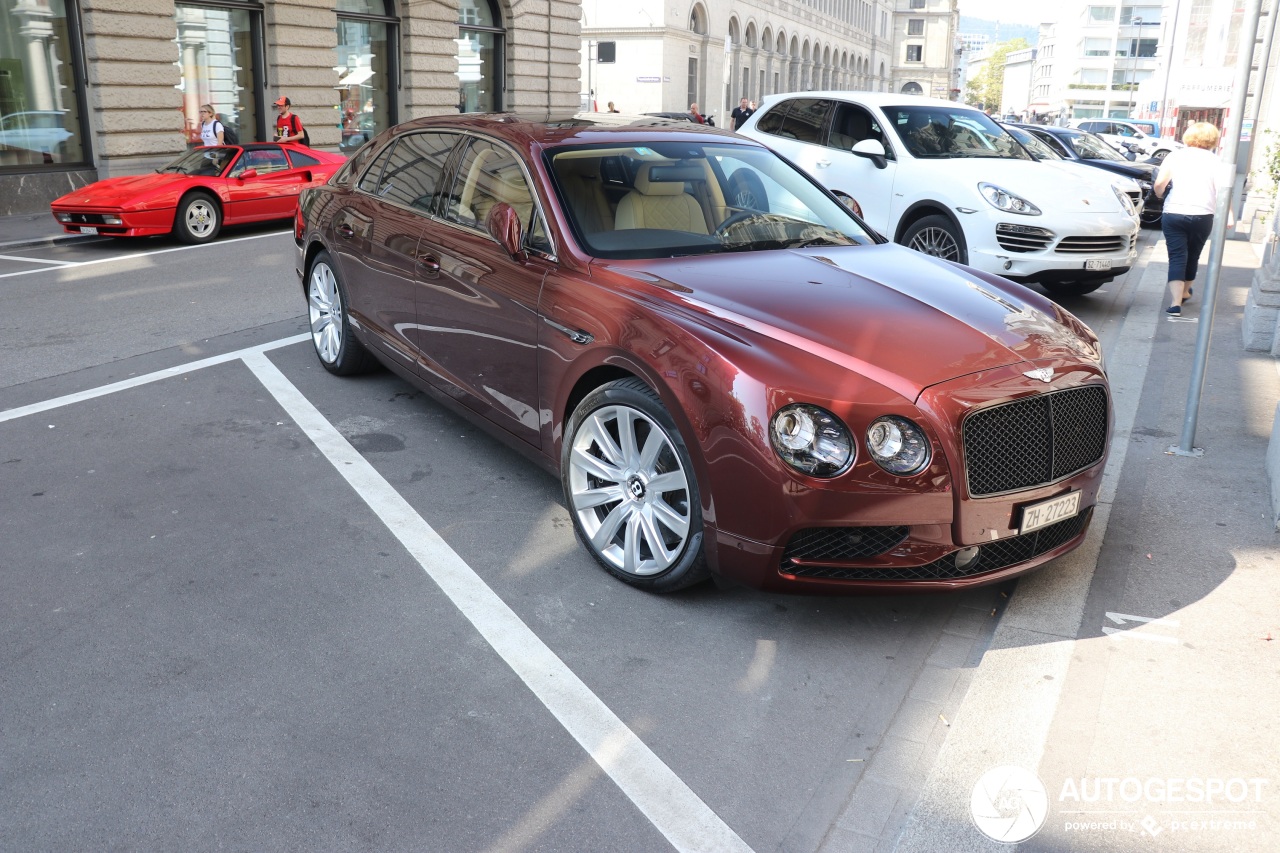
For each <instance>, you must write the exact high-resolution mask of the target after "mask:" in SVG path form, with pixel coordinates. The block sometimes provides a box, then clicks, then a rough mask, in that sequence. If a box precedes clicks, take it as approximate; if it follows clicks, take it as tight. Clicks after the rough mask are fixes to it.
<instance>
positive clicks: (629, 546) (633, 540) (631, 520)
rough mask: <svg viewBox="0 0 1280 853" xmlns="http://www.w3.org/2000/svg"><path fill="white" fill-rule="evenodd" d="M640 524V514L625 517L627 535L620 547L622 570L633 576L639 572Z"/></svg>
mask: <svg viewBox="0 0 1280 853" xmlns="http://www.w3.org/2000/svg"><path fill="white" fill-rule="evenodd" d="M640 524H641V517H640V513H638V512H631V513H629V514H628V515H627V535H626V541H625V542H623V545H622V547H623V551H622V570H623V571H625V572H629V573H631V574H633V575H634V574H637V573H638V572H639V570H640Z"/></svg>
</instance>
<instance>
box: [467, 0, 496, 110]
mask: <svg viewBox="0 0 1280 853" xmlns="http://www.w3.org/2000/svg"><path fill="white" fill-rule="evenodd" d="M503 38H504V30H503V29H502V18H501V16H499V14H498V10H497V8H496V7H495V6H494V4H493V3H491V2H489V0H461V2H460V3H459V5H458V39H457V44H458V57H457V58H458V70H457V72H456V73H457V75H458V112H460V113H489V112H497V111H499V110H501V109H502V74H503V69H502V51H503Z"/></svg>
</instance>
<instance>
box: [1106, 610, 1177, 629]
mask: <svg viewBox="0 0 1280 853" xmlns="http://www.w3.org/2000/svg"><path fill="white" fill-rule="evenodd" d="M1107 618H1108V619H1110V620H1111V621H1112V622H1114V623H1116V624H1117V625H1123V624H1125V623H1126V622H1145V623H1147V624H1148V625H1168V626H1169V627H1170V628H1176V627H1178V620H1177V619H1153V618H1151V617H1150V616H1130V615H1129V614H1128V613H1112V612H1111V611H1110V610H1108V611H1107Z"/></svg>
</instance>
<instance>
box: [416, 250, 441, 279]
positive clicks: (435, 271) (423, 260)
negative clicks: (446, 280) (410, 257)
mask: <svg viewBox="0 0 1280 853" xmlns="http://www.w3.org/2000/svg"><path fill="white" fill-rule="evenodd" d="M418 266H420V267H422V269H423V271H424V272H426V273H427V275H439V274H440V259H439V258H436V257H433V256H432V255H420V256H419V257H418Z"/></svg>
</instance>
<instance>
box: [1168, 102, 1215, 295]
mask: <svg viewBox="0 0 1280 853" xmlns="http://www.w3.org/2000/svg"><path fill="white" fill-rule="evenodd" d="M1218 136H1219V134H1218V129H1217V128H1216V127H1214V126H1213V125H1211V124H1209V123H1208V122H1206V121H1198V122H1196V123H1194V124H1192V125H1191V126H1190V127H1188V128H1187V130H1186V132H1185V133H1184V134H1182V141H1183V143H1185V144H1186V146H1187V147H1186V148H1179V149H1178V150H1176V151H1170V152H1169V154H1168V156H1166V157H1165V158H1164V162H1163V163H1161V164H1160V171H1159V173H1158V174H1157V175H1156V184H1155V194H1156V195H1157V196H1159V197H1161V198H1164V195H1165V191H1166V190H1168V192H1169V197H1168V198H1167V199H1165V202H1164V211H1163V212H1162V213H1161V216H1160V223H1161V229H1162V230H1163V231H1164V242H1165V248H1166V249H1167V250H1168V252H1169V307H1168V308H1166V309H1165V313H1166V314H1174V315H1177V314H1181V313H1182V303H1183V302H1185V301H1186V300H1188V299H1190V298H1191V284H1192V282H1194V281H1195V280H1196V268H1197V267H1198V265H1199V263H1200V252H1201V251H1202V250H1203V249H1204V244H1205V243H1206V242H1208V240H1209V234H1210V232H1212V231H1213V211H1214V208H1215V207H1216V206H1217V204H1218V184H1217V181H1218V175H1219V173H1220V172H1221V169H1222V161H1220V160H1219V159H1218V157H1217V155H1216V154H1214V153H1213V152H1214V150H1215V149H1216V148H1217V147H1218Z"/></svg>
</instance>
